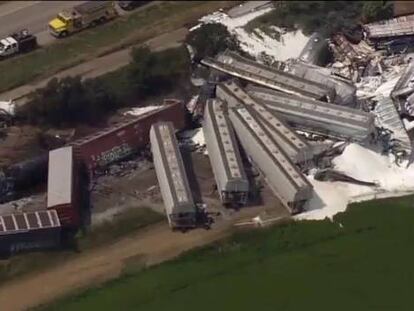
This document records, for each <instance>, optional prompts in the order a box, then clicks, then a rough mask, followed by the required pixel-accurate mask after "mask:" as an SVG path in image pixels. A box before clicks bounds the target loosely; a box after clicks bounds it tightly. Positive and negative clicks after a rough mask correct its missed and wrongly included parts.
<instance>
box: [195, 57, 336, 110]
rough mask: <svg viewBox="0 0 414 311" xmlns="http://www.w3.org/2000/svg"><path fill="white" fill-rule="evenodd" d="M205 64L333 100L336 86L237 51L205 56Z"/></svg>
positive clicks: (271, 85) (277, 87)
mask: <svg viewBox="0 0 414 311" xmlns="http://www.w3.org/2000/svg"><path fill="white" fill-rule="evenodd" d="M201 63H202V64H203V65H205V66H208V67H210V68H213V69H215V70H218V71H221V72H224V73H226V74H229V75H231V76H234V77H237V78H241V79H244V80H246V81H249V82H253V83H257V84H258V85H261V86H264V87H268V88H271V89H275V90H278V91H282V92H286V93H289V94H295V95H298V96H307V97H311V98H314V99H318V100H327V101H329V102H333V101H334V100H335V97H336V92H335V89H334V88H329V87H328V86H326V85H323V84H320V83H316V82H314V81H311V80H307V79H304V78H301V77H297V76H295V75H292V74H290V73H287V72H284V71H281V70H277V69H275V68H272V67H269V66H265V65H262V64H260V63H257V62H255V61H252V60H249V59H246V58H244V57H242V56H240V55H238V54H236V53H232V52H228V51H227V52H225V53H223V54H220V55H218V56H217V57H216V58H215V59H212V58H205V59H203V60H202V61H201Z"/></svg>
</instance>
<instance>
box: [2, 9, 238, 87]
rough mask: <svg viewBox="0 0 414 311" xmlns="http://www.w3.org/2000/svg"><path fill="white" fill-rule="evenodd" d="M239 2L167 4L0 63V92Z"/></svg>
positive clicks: (140, 41) (186, 23)
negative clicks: (1, 73)
mask: <svg viewBox="0 0 414 311" xmlns="http://www.w3.org/2000/svg"><path fill="white" fill-rule="evenodd" d="M237 3H238V1H235V2H233V1H188V2H187V1H167V2H162V3H160V4H157V5H152V6H150V7H148V8H146V9H144V10H141V11H138V12H135V13H132V14H130V15H127V16H125V17H120V18H118V19H116V20H115V21H113V22H111V23H108V24H106V25H101V26H99V27H96V28H94V29H89V30H85V31H83V32H81V33H78V34H76V35H74V36H72V37H69V38H66V39H62V40H59V41H58V42H56V43H54V44H51V45H49V46H47V47H44V48H42V49H39V50H37V51H34V52H32V53H30V54H27V55H22V56H20V57H16V58H12V59H9V60H5V61H3V62H1V63H0V72H7V74H4V75H0V92H2V91H6V90H9V89H12V88H14V87H18V86H20V85H23V84H25V83H28V82H31V81H33V80H34V79H36V78H47V77H50V76H51V75H53V74H54V73H56V72H59V71H61V70H64V69H67V68H70V67H72V66H75V65H77V64H79V63H82V62H85V61H87V60H90V59H93V58H96V57H99V56H102V55H105V54H108V53H110V52H114V51H116V50H119V49H122V48H125V47H128V46H131V45H134V44H139V43H142V42H144V41H146V40H148V39H150V38H153V37H156V36H158V35H161V34H163V33H166V32H170V31H173V30H175V29H179V28H181V27H184V26H185V25H188V24H191V23H194V22H196V21H197V19H198V18H200V17H201V16H203V15H205V14H208V13H210V12H212V11H215V10H217V9H219V8H226V7H231V6H234V5H237Z"/></svg>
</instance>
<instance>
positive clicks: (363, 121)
mask: <svg viewBox="0 0 414 311" xmlns="http://www.w3.org/2000/svg"><path fill="white" fill-rule="evenodd" d="M246 90H247V92H248V94H250V95H251V96H252V97H253V98H254V99H256V100H257V101H259V102H261V103H263V104H264V105H266V107H267V108H268V109H269V110H271V111H273V112H275V113H277V114H278V115H279V116H280V117H281V118H283V119H284V120H285V121H286V122H288V123H289V124H290V125H291V126H293V127H295V128H297V129H299V130H303V131H305V132H310V133H314V134H318V135H323V136H328V137H331V138H336V139H345V140H348V141H357V142H364V141H367V140H369V139H370V138H371V137H375V133H376V131H375V124H374V115H373V114H371V113H369V112H364V111H362V110H358V109H352V108H348V107H343V106H338V105H332V104H329V103H325V102H321V101H316V100H311V99H305V98H302V97H299V96H294V95H290V94H285V93H282V92H277V91H273V90H269V89H266V88H262V87H256V86H252V85H249V86H247V88H246Z"/></svg>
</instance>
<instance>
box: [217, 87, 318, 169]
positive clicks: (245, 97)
mask: <svg viewBox="0 0 414 311" xmlns="http://www.w3.org/2000/svg"><path fill="white" fill-rule="evenodd" d="M216 95H217V97H219V98H220V99H222V100H224V101H226V102H227V104H228V105H229V107H237V106H239V105H242V106H247V107H250V108H251V109H253V110H254V111H255V112H256V113H257V114H258V115H259V118H260V121H261V123H262V124H263V125H264V126H265V127H266V128H267V130H268V131H269V132H270V134H271V135H272V136H273V138H274V139H275V141H276V142H277V143H278V145H279V146H280V147H281V148H283V150H284V151H285V152H286V153H287V155H288V156H289V158H290V159H291V160H292V161H293V162H294V163H301V164H307V163H310V162H311V161H312V159H313V152H312V148H311V147H310V146H309V145H308V144H307V143H306V142H305V141H304V140H303V139H302V138H301V137H300V136H299V135H298V134H296V132H295V131H294V130H292V129H291V128H290V127H289V126H287V125H286V124H285V123H284V122H282V120H281V119H280V118H278V117H277V116H276V115H275V114H274V113H273V112H271V111H269V109H267V107H266V106H265V105H264V104H262V103H260V102H258V101H257V100H254V99H253V98H252V97H250V96H249V94H247V93H246V92H245V91H244V90H243V89H241V88H240V86H238V85H237V84H236V83H235V82H233V81H227V82H225V83H221V84H219V85H218V86H217V88H216Z"/></svg>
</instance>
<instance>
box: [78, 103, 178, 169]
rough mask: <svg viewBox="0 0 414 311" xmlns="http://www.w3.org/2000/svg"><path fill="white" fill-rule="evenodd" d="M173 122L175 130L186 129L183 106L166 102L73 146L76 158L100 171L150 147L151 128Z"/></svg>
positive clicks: (89, 167)
mask: <svg viewBox="0 0 414 311" xmlns="http://www.w3.org/2000/svg"><path fill="white" fill-rule="evenodd" d="M159 121H171V122H172V123H173V124H174V126H175V128H176V129H183V128H184V127H185V125H186V118H185V108H184V104H183V103H182V102H181V101H178V100H165V101H164V105H163V106H160V108H159V109H155V110H152V111H149V112H147V113H144V114H142V115H140V116H138V117H137V118H136V119H135V120H132V121H128V122H122V123H120V124H116V125H114V126H112V127H110V128H107V129H104V130H102V131H99V132H97V133H94V134H92V135H89V136H86V137H84V138H82V139H79V140H76V141H74V142H72V143H71V144H70V145H72V146H73V147H74V148H75V150H76V155H77V157H79V158H80V159H81V160H82V161H83V162H84V163H85V165H86V168H87V169H88V170H89V171H90V172H93V171H95V170H96V169H97V168H98V167H105V166H107V165H108V164H110V163H112V162H115V161H118V160H121V159H122V158H125V157H127V156H129V155H130V154H132V153H134V152H136V151H138V150H139V149H140V148H143V147H145V146H146V145H147V144H148V143H149V131H150V128H151V125H152V124H153V123H155V122H159Z"/></svg>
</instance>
